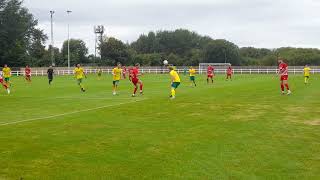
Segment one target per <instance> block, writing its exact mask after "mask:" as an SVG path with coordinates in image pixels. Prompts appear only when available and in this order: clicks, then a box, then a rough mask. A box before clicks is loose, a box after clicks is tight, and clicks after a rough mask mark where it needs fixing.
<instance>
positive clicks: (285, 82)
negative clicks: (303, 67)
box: [283, 79, 291, 95]
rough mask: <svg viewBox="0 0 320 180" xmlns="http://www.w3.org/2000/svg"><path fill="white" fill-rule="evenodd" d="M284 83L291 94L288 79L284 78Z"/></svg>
mask: <svg viewBox="0 0 320 180" xmlns="http://www.w3.org/2000/svg"><path fill="white" fill-rule="evenodd" d="M283 84H284V86H285V87H286V89H287V92H288V93H287V94H288V95H290V94H291V91H290V88H289V83H288V79H286V80H283Z"/></svg>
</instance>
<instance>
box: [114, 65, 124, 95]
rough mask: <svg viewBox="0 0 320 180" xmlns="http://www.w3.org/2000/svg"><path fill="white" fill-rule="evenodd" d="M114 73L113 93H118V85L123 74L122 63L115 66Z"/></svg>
mask: <svg viewBox="0 0 320 180" xmlns="http://www.w3.org/2000/svg"><path fill="white" fill-rule="evenodd" d="M112 75H113V82H112V84H113V86H112V92H113V95H117V90H118V85H119V82H120V79H121V75H122V69H121V63H118V64H117V67H115V68H113V70H112Z"/></svg>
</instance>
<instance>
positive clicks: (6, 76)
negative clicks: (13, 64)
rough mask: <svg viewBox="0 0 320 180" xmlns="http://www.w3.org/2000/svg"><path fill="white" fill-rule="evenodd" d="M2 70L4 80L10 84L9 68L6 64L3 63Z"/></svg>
mask: <svg viewBox="0 0 320 180" xmlns="http://www.w3.org/2000/svg"><path fill="white" fill-rule="evenodd" d="M2 72H3V77H4V81H5V82H6V84H7V85H8V86H10V78H11V69H10V68H9V67H8V65H7V64H5V65H4V67H3V69H2Z"/></svg>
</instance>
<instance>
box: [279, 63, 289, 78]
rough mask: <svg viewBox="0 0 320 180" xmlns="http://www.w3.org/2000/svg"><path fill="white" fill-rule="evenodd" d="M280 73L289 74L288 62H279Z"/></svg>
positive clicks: (282, 74)
mask: <svg viewBox="0 0 320 180" xmlns="http://www.w3.org/2000/svg"><path fill="white" fill-rule="evenodd" d="M279 74H280V75H281V76H288V65H287V64H286V63H280V64H279Z"/></svg>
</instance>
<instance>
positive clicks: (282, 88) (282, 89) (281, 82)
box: [280, 79, 284, 94]
mask: <svg viewBox="0 0 320 180" xmlns="http://www.w3.org/2000/svg"><path fill="white" fill-rule="evenodd" d="M280 88H281V93H282V94H284V83H283V80H282V79H281V80H280Z"/></svg>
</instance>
